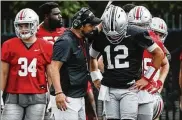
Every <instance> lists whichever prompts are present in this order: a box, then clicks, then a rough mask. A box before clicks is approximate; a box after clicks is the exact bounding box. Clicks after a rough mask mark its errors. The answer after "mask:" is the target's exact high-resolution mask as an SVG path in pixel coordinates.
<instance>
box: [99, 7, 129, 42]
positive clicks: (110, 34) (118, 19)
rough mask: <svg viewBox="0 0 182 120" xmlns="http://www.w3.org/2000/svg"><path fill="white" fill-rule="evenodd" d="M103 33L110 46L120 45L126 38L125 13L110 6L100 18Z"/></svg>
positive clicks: (118, 8)
mask: <svg viewBox="0 0 182 120" xmlns="http://www.w3.org/2000/svg"><path fill="white" fill-rule="evenodd" d="M102 26H103V32H104V33H105V35H106V37H107V39H108V40H109V41H110V43H112V44H118V43H120V42H121V41H122V40H123V38H124V37H125V36H126V30H127V26H128V20H127V15H126V13H125V11H124V10H123V9H122V8H121V7H118V6H114V5H110V7H109V8H108V9H107V10H106V11H105V12H104V14H103V16H102Z"/></svg>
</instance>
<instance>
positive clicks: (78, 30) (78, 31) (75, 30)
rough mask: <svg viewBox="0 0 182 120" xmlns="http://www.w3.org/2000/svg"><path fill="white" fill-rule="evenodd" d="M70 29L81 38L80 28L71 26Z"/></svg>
mask: <svg viewBox="0 0 182 120" xmlns="http://www.w3.org/2000/svg"><path fill="white" fill-rule="evenodd" d="M70 30H71V31H72V32H73V33H74V34H75V35H76V36H77V37H78V38H80V39H83V35H82V33H81V30H80V29H74V28H71V29H70Z"/></svg>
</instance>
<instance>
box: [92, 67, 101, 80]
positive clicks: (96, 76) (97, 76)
mask: <svg viewBox="0 0 182 120" xmlns="http://www.w3.org/2000/svg"><path fill="white" fill-rule="evenodd" d="M90 76H91V78H92V81H95V80H98V79H99V80H102V78H103V76H102V74H101V72H100V70H99V69H98V70H97V71H92V72H90Z"/></svg>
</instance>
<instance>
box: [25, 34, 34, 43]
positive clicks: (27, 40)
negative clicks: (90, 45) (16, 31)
mask: <svg viewBox="0 0 182 120" xmlns="http://www.w3.org/2000/svg"><path fill="white" fill-rule="evenodd" d="M36 40H37V37H36V36H35V35H34V36H32V37H30V38H29V39H24V40H22V41H23V42H24V43H34V42H35V41H36Z"/></svg>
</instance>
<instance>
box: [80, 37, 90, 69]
mask: <svg viewBox="0 0 182 120" xmlns="http://www.w3.org/2000/svg"><path fill="white" fill-rule="evenodd" d="M79 44H80V47H81V49H82V52H83V54H84V57H85V59H86V66H87V70H88V71H89V59H88V55H87V54H88V52H87V50H88V49H87V47H88V44H87V41H86V40H84V39H80V40H79Z"/></svg>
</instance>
